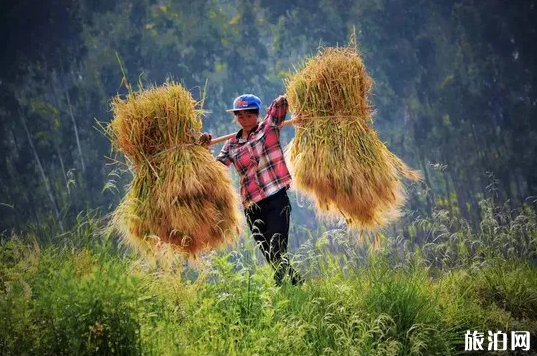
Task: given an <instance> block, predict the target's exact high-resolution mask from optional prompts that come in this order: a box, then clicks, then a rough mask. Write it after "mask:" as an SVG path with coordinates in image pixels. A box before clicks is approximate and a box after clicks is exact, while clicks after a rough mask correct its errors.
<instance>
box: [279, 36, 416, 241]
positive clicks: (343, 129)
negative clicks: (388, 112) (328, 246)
mask: <svg viewBox="0 0 537 356" xmlns="http://www.w3.org/2000/svg"><path fill="white" fill-rule="evenodd" d="M285 84H286V87H287V97H288V100H289V105H290V107H291V108H292V110H293V113H294V115H295V117H297V118H298V119H299V124H298V125H297V127H296V131H295V137H294V139H293V140H292V141H291V143H290V145H289V147H288V150H287V153H286V154H287V162H288V163H289V166H290V167H289V168H290V170H291V174H292V175H293V178H294V182H295V185H296V188H297V189H298V190H299V191H302V192H304V193H306V194H307V195H309V196H310V197H312V198H313V200H314V201H315V204H316V208H317V212H318V213H319V214H320V215H322V216H327V217H333V216H339V214H342V215H343V216H344V217H345V218H346V221H347V224H348V225H349V226H350V227H355V228H360V229H368V230H374V229H376V228H378V227H381V226H382V225H384V224H386V223H388V222H390V221H392V220H393V219H395V218H396V217H398V216H399V209H400V207H401V206H402V204H403V203H404V200H405V199H404V196H405V195H404V189H403V185H402V182H401V177H406V178H409V179H411V180H419V179H420V175H419V173H418V172H416V171H412V170H410V169H409V168H408V167H407V166H406V165H405V164H404V163H403V162H402V161H401V160H400V159H399V158H397V157H396V156H395V155H394V154H392V153H391V152H390V151H389V150H388V149H387V148H386V146H385V145H384V143H383V142H382V141H380V140H379V138H378V137H377V134H376V132H375V131H374V129H373V128H372V123H373V119H372V109H371V106H370V105H369V102H368V99H367V96H368V94H369V92H370V91H371V87H372V85H373V80H372V79H371V78H370V77H369V75H368V74H367V73H366V70H365V66H364V64H363V62H362V59H361V57H360V55H359V53H358V51H357V49H356V47H355V46H354V47H351V46H349V47H344V48H324V49H322V50H321V51H320V52H319V53H318V54H317V55H316V56H314V57H313V58H311V59H310V60H308V61H307V62H306V63H305V64H304V66H303V67H302V68H301V69H299V70H298V71H297V72H296V73H294V74H293V75H292V76H291V77H289V78H288V79H287V81H286V83H285Z"/></svg>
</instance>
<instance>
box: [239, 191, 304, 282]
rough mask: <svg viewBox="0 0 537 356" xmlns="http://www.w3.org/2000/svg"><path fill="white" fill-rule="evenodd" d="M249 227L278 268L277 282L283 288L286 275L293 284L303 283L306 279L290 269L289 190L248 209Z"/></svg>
mask: <svg viewBox="0 0 537 356" xmlns="http://www.w3.org/2000/svg"><path fill="white" fill-rule="evenodd" d="M244 213H245V214H246V219H247V220H248V227H249V228H250V231H251V232H252V234H253V236H254V239H255V242H256V243H257V245H258V246H259V248H260V250H261V252H262V253H263V255H264V256H265V258H266V259H267V261H268V262H269V263H270V265H271V266H272V267H273V268H274V270H275V273H274V280H275V282H276V284H277V285H281V283H282V280H283V279H284V277H285V275H289V277H290V280H291V283H292V284H300V283H302V278H301V277H300V276H299V275H298V273H296V271H295V270H294V269H293V268H292V267H291V266H290V264H289V259H288V256H287V241H288V239H289V220H290V216H291V203H290V202H289V197H288V196H287V192H286V190H285V189H282V190H280V191H278V192H277V193H276V194H274V195H271V196H269V197H267V198H265V199H263V200H261V201H260V202H258V203H257V204H254V205H253V206H251V207H249V208H248V209H246V210H244Z"/></svg>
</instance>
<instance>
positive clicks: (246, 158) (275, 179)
mask: <svg viewBox="0 0 537 356" xmlns="http://www.w3.org/2000/svg"><path fill="white" fill-rule="evenodd" d="M260 110H261V100H260V99H259V98H258V97H257V96H255V95H252V94H243V95H241V96H239V97H237V98H236V99H235V100H234V101H233V109H230V110H227V111H228V112H232V113H233V114H234V115H235V119H236V120H237V121H238V123H239V124H240V126H241V129H240V130H239V131H238V132H237V134H236V135H235V136H234V137H233V138H231V139H229V140H227V141H226V142H225V143H224V146H223V147H222V150H221V151H220V154H219V155H218V156H217V157H216V159H217V160H218V161H220V162H222V163H223V164H225V165H226V166H229V165H230V164H232V163H233V166H234V167H235V169H236V170H237V173H238V174H239V177H240V185H241V189H240V190H241V198H242V205H243V207H244V213H245V215H246V219H247V221H248V227H249V228H250V231H251V232H252V234H253V236H254V239H255V241H256V243H257V244H258V246H259V248H260V249H261V252H262V253H263V255H264V256H265V258H266V259H267V261H268V262H269V263H270V264H271V266H272V267H273V268H274V270H275V273H274V280H275V282H276V285H281V284H282V281H283V279H284V277H285V276H286V275H288V276H289V278H290V281H291V283H292V284H294V285H296V284H301V283H302V281H303V280H302V278H301V277H300V276H299V274H298V273H297V272H296V271H295V270H294V269H293V268H292V267H291V266H290V264H289V259H288V256H287V241H288V237H289V222H290V214H291V204H290V202H289V197H288V196H287V192H286V191H287V189H288V188H289V186H290V184H291V176H290V175H289V171H288V170H287V165H286V164H285V160H284V156H283V150H282V146H281V144H280V129H281V127H282V123H283V121H284V120H285V115H286V114H287V111H288V104H287V98H286V97H285V96H279V97H278V98H276V99H275V100H274V101H273V102H272V104H271V105H270V107H269V108H268V110H267V115H266V116H265V118H264V119H263V121H261V122H260V121H259V111H260ZM200 142H201V143H202V144H203V145H204V146H206V147H208V146H209V145H210V142H211V135H210V134H208V133H203V134H202V135H201V137H200Z"/></svg>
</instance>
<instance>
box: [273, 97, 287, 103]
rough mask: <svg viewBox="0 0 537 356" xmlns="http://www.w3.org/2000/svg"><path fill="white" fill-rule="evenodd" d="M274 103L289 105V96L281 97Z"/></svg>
mask: <svg viewBox="0 0 537 356" xmlns="http://www.w3.org/2000/svg"><path fill="white" fill-rule="evenodd" d="M274 103H276V104H278V105H281V104H283V103H287V96H286V95H280V96H278V97H277V98H276V99H274Z"/></svg>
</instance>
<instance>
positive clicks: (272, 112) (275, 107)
mask: <svg viewBox="0 0 537 356" xmlns="http://www.w3.org/2000/svg"><path fill="white" fill-rule="evenodd" d="M288 111H289V104H288V103H287V99H285V98H284V99H283V100H280V101H279V102H278V101H277V99H274V100H273V101H272V104H270V106H269V108H268V110H267V116H266V117H265V122H266V123H267V124H269V125H271V126H277V127H278V128H281V127H282V124H283V122H284V121H285V116H286V115H287V112H288Z"/></svg>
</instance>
